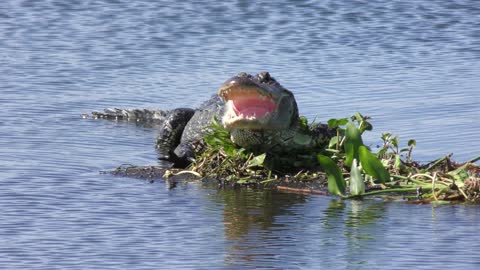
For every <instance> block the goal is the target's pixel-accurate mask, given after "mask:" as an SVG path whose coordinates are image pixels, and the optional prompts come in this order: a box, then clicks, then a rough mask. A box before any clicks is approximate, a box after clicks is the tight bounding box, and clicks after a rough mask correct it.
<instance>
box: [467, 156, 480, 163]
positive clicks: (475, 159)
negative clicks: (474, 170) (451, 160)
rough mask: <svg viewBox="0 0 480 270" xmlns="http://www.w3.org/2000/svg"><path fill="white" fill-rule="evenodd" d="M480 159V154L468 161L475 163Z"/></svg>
mask: <svg viewBox="0 0 480 270" xmlns="http://www.w3.org/2000/svg"><path fill="white" fill-rule="evenodd" d="M479 160H480V156H478V157H475V158H472V159H470V160H468V161H467V162H466V163H474V162H477V161H479Z"/></svg>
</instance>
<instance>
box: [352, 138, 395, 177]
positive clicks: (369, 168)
mask: <svg viewBox="0 0 480 270" xmlns="http://www.w3.org/2000/svg"><path fill="white" fill-rule="evenodd" d="M358 155H359V157H360V162H361V163H362V167H363V170H364V171H365V173H366V174H368V175H371V176H373V177H374V178H376V179H378V180H379V181H380V182H381V183H385V182H388V181H390V173H389V172H388V171H387V169H385V167H383V165H382V162H381V161H380V160H379V159H378V158H377V157H376V156H375V155H374V154H372V153H370V151H369V150H368V148H367V147H366V146H364V145H362V146H360V147H359V148H358Z"/></svg>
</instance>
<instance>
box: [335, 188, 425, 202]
mask: <svg viewBox="0 0 480 270" xmlns="http://www.w3.org/2000/svg"><path fill="white" fill-rule="evenodd" d="M430 190H432V186H431V185H424V186H422V191H430ZM416 191H417V187H408V188H392V189H384V190H376V191H372V192H367V193H364V194H362V195H350V196H341V197H342V198H343V199H355V198H360V197H366V196H373V195H379V194H385V193H392V192H397V193H406V192H416Z"/></svg>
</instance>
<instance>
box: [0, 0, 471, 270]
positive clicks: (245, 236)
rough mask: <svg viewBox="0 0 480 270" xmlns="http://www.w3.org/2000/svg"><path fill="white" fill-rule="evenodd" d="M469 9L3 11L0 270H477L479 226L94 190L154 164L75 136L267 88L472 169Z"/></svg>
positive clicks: (385, 208) (161, 5) (98, 6)
mask: <svg viewBox="0 0 480 270" xmlns="http://www.w3.org/2000/svg"><path fill="white" fill-rule="evenodd" d="M478 18H480V4H479V3H477V1H474V0H471V1H467V0H465V1H460V0H456V1H387V2H386V1H256V2H255V3H250V2H247V1H233V2H230V1H224V2H217V1H188V2H187V1H184V2H183V3H175V2H171V1H123V0H118V1H73V0H72V1H60V0H58V1H53V0H51V1H20V0H18V1H15V0H6V1H2V3H1V4H0V63H1V64H0V81H1V84H0V105H1V108H2V109H1V110H0V139H1V140H0V181H1V182H0V183H1V189H0V209H2V214H1V215H0V267H1V268H2V269H91V268H99V269H119V268H120V269H122V268H128V269H159V268H167V269H172V268H179V269H182V268H183V269H192V268H196V269H215V268H217V269H232V268H234V269H235V268H242V269H243V268H253V267H255V266H257V267H259V268H277V269H278V268H280V269H281V268H287V269H315V268H329V269H385V268H387V269H405V268H407V267H408V268H415V269H432V268H435V267H441V266H449V267H462V268H463V269H476V268H477V267H478V266H479V265H480V259H479V258H478V254H477V253H476V250H478V249H479V244H478V241H477V239H476V235H477V233H478V230H479V221H480V219H479V218H478V216H479V213H478V211H479V210H478V208H477V207H469V206H459V205H458V206H443V207H434V206H429V205H421V206H418V205H408V204H403V203H384V202H380V201H376V200H367V201H363V202H355V201H346V202H339V201H336V200H335V199H334V198H330V197H322V196H302V195H292V194H282V193H275V192H268V191H250V190H248V191H217V190H216V189H215V188H212V187H204V186H202V185H200V184H184V185H180V186H178V187H177V188H175V189H169V188H168V187H167V185H165V183H164V182H162V181H157V182H155V183H153V184H150V183H146V182H143V181H140V180H135V179H127V178H114V177H111V176H108V175H100V174H99V173H98V172H99V171H100V170H105V169H110V168H113V167H115V166H118V165H120V164H123V163H130V164H137V165H144V164H155V163H156V153H155V150H154V147H153V142H154V138H155V135H156V131H155V130H154V129H152V128H148V127H142V126H135V125H133V124H126V123H115V122H108V121H94V120H85V119H80V117H79V115H80V114H81V113H85V112H90V111H92V110H99V109H101V108H105V107H114V106H118V107H147V108H165V109H168V108H174V107H181V106H196V105H199V104H200V103H201V102H202V101H203V100H204V99H206V98H208V97H209V96H210V95H211V94H212V93H214V92H215V90H216V89H217V88H218V86H219V85H220V84H221V83H222V82H223V81H224V80H226V79H227V78H228V77H230V76H232V75H234V74H236V73H238V72H240V71H247V72H251V73H255V72H258V71H261V70H268V71H270V72H271V74H272V75H273V76H274V77H276V78H277V79H278V80H279V81H280V82H281V83H282V84H283V85H284V86H286V87H287V88H289V89H290V90H292V91H293V92H294V93H295V95H296V97H297V102H298V104H299V107H300V112H301V114H302V115H306V116H307V117H309V118H310V119H313V118H315V117H317V119H319V120H321V121H326V120H328V119H329V118H333V117H345V116H349V115H351V114H353V113H354V112H356V111H360V112H362V113H363V114H367V115H371V116H372V117H373V120H372V122H373V125H374V130H373V131H372V132H371V133H370V134H369V135H368V136H367V142H368V143H369V144H371V145H372V146H375V145H376V144H378V143H379V142H380V141H379V136H380V135H381V133H382V132H386V131H389V132H394V133H396V134H398V135H400V139H401V140H402V139H403V142H404V143H405V142H406V141H407V140H408V139H410V138H415V139H417V142H418V147H417V149H415V150H414V156H413V157H414V158H415V159H419V160H424V161H428V160H431V159H434V158H436V157H439V156H442V155H445V154H447V153H451V152H453V153H454V158H456V159H457V160H460V161H463V160H467V159H469V158H473V157H475V156H477V155H478V154H479V150H480V141H479V140H477V137H478V136H477V133H478V132H479V131H480V129H479V127H478V125H476V124H475V123H476V122H475V121H476V120H477V119H478V118H479V117H480V109H479V107H478V103H479V101H480V91H479V90H478V89H479V88H480V78H479V76H478V74H480V64H479V63H480V61H479V59H480V50H479V48H480V31H479V29H480V20H479V19H478Z"/></svg>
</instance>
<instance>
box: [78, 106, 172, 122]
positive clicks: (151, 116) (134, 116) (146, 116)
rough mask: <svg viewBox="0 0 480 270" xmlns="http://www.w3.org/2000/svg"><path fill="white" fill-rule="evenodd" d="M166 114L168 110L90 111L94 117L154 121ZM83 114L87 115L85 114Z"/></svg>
mask: <svg viewBox="0 0 480 270" xmlns="http://www.w3.org/2000/svg"><path fill="white" fill-rule="evenodd" d="M168 115H169V111H164V110H150V109H119V108H113V109H112V108H108V109H105V110H104V111H103V112H92V115H91V117H92V118H94V119H109V120H126V121H136V122H152V121H154V122H156V121H164V120H165V119H166V118H167V116H168ZM83 116H84V117H88V116H86V115H83Z"/></svg>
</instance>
